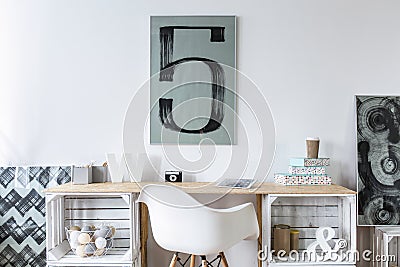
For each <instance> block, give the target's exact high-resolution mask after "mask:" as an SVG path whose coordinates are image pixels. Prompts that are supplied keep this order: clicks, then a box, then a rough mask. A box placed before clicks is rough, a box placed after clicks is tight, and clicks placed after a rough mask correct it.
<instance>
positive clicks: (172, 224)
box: [138, 185, 259, 267]
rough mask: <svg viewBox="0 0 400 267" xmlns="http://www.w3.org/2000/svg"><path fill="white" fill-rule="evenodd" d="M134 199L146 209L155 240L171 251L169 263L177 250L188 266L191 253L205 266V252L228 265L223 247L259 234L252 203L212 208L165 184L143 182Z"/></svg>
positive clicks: (193, 259) (206, 264) (192, 257)
mask: <svg viewBox="0 0 400 267" xmlns="http://www.w3.org/2000/svg"><path fill="white" fill-rule="evenodd" d="M138 202H143V203H145V204H146V205H147V207H148V209H149V215H150V222H151V227H152V231H153V236H154V239H155V241H156V242H157V243H158V245H160V246H161V247H162V248H164V249H166V250H169V251H173V252H175V254H174V256H173V258H172V261H171V264H170V267H174V266H175V265H176V263H177V261H178V260H179V257H178V253H179V252H182V253H186V254H189V255H191V262H190V267H194V264H195V255H199V256H201V260H202V266H203V267H207V266H208V262H207V259H206V255H213V254H218V255H219V256H218V257H219V258H220V259H219V260H220V261H221V262H222V264H223V266H224V267H228V263H227V261H226V258H225V256H224V253H223V251H224V250H226V249H228V248H230V247H232V246H233V245H235V244H237V243H238V242H240V241H242V240H245V239H246V240H249V239H257V238H258V235H259V228H258V221H257V216H256V213H255V210H254V206H253V204H252V203H246V204H243V205H239V206H236V207H232V208H229V209H213V208H209V207H207V206H204V205H203V204H201V203H199V202H198V201H197V200H195V199H194V198H192V197H191V196H190V195H188V194H187V193H185V192H184V191H182V190H180V189H178V188H176V187H174V186H168V185H146V186H145V187H143V189H142V191H141V193H140V196H139V198H138Z"/></svg>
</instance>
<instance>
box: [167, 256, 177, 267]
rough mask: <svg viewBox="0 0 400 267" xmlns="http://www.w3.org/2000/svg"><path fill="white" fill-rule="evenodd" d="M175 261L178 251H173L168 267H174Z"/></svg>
mask: <svg viewBox="0 0 400 267" xmlns="http://www.w3.org/2000/svg"><path fill="white" fill-rule="evenodd" d="M177 261H178V253H175V254H174V256H173V257H172V260H171V263H170V264H169V267H175V265H176V262H177Z"/></svg>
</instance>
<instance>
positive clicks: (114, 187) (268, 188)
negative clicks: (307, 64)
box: [44, 182, 356, 267]
mask: <svg viewBox="0 0 400 267" xmlns="http://www.w3.org/2000/svg"><path fill="white" fill-rule="evenodd" d="M146 184H150V183H144V182H143V183H94V184H88V185H72V184H71V183H68V184H64V185H61V186H58V187H55V188H50V189H46V190H45V191H44V192H45V193H47V194H51V193H63V194H77V193H82V194H90V193H139V192H140V190H141V188H142V187H143V186H145V185H146ZM151 184H157V183H151ZM159 184H165V183H159ZM173 185H175V186H178V187H179V188H181V189H183V190H184V191H185V192H187V193H190V194H220V195H223V194H234V195H249V194H250V195H256V212H257V218H258V222H259V227H260V236H259V239H258V250H261V249H262V245H263V237H262V233H263V231H262V230H263V229H262V226H263V225H262V218H263V217H262V215H263V214H262V213H263V210H264V207H263V203H264V201H263V196H265V195H293V196H295V195H310V196H315V195H326V196H338V195H343V196H346V195H349V196H352V195H355V194H356V192H354V191H352V190H350V189H347V188H345V187H342V186H339V185H328V186H319V185H318V186H313V185H307V186H283V185H278V184H275V183H262V184H256V185H255V186H254V189H232V188H222V187H217V186H216V185H215V184H213V183H200V182H188V183H179V184H178V183H175V184H173ZM140 209H141V210H140V215H141V216H140V228H141V229H140V243H141V247H140V250H141V261H142V262H141V267H147V238H148V210H147V207H146V206H145V205H143V204H142V205H141V206H140ZM258 266H259V267H261V266H262V262H261V261H259V263H258Z"/></svg>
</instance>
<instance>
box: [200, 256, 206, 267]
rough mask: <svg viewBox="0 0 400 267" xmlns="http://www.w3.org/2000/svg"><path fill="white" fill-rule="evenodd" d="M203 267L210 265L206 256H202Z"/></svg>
mask: <svg viewBox="0 0 400 267" xmlns="http://www.w3.org/2000/svg"><path fill="white" fill-rule="evenodd" d="M201 267H208V263H207V259H206V256H201Z"/></svg>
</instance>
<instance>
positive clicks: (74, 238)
mask: <svg viewBox="0 0 400 267" xmlns="http://www.w3.org/2000/svg"><path fill="white" fill-rule="evenodd" d="M80 234H81V232H80V231H70V232H69V241H70V242H69V244H70V246H71V248H73V249H76V248H77V246H79V245H80V244H79V241H78V238H79V236H80Z"/></svg>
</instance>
